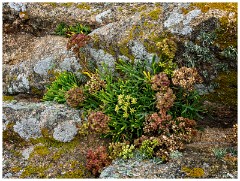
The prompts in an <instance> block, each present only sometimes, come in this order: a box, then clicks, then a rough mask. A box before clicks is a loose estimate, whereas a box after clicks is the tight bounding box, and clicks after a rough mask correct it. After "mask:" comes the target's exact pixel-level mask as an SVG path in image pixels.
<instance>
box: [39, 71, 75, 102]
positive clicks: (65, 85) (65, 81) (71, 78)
mask: <svg viewBox="0 0 240 181" xmlns="http://www.w3.org/2000/svg"><path fill="white" fill-rule="evenodd" d="M74 87H78V82H77V78H76V76H75V75H74V74H73V73H71V72H66V71H65V72H62V73H60V74H59V75H57V77H56V80H55V81H53V82H52V84H51V85H50V86H49V87H48V88H47V92H46V93H45V94H44V96H43V100H44V101H56V102H58V103H65V102H66V97H65V94H66V92H67V91H68V90H70V89H71V88H74Z"/></svg>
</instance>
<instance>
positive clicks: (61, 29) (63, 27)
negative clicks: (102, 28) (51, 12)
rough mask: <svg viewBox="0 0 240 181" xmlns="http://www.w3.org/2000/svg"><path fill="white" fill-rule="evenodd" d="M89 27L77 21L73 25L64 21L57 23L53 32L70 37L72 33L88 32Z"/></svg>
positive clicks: (89, 30)
mask: <svg viewBox="0 0 240 181" xmlns="http://www.w3.org/2000/svg"><path fill="white" fill-rule="evenodd" d="M90 32H91V29H90V27H89V26H85V25H82V24H80V23H77V24H76V25H75V26H68V25H67V24H66V23H64V22H61V23H60V24H58V25H57V27H56V29H55V33H56V34H57V35H60V36H66V37H71V36H73V35H74V34H86V35H87V34H89V33H90Z"/></svg>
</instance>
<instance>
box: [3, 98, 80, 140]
mask: <svg viewBox="0 0 240 181" xmlns="http://www.w3.org/2000/svg"><path fill="white" fill-rule="evenodd" d="M80 113H81V111H79V110H75V109H71V108H69V107H67V106H66V105H63V104H54V103H51V102H44V103H28V102H15V101H12V102H3V130H5V131H8V130H7V129H8V127H9V126H8V125H12V126H13V130H14V131H15V132H16V133H18V134H19V135H20V136H21V137H22V138H23V139H25V140H29V139H30V138H33V139H36V138H40V137H43V136H44V135H43V134H42V133H43V132H46V131H47V132H48V134H50V136H52V137H53V138H54V139H55V140H57V141H61V142H69V141H71V140H72V139H73V138H74V136H75V135H76V134H77V131H78V128H77V127H78V126H79V125H81V118H80Z"/></svg>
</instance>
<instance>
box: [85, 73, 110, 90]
mask: <svg viewBox="0 0 240 181" xmlns="http://www.w3.org/2000/svg"><path fill="white" fill-rule="evenodd" d="M86 86H87V87H88V91H89V93H90V94H93V93H95V92H97V91H99V90H100V89H101V88H105V86H106V83H105V82H104V80H101V79H100V77H99V75H98V74H93V75H92V76H91V79H90V80H89V81H88V82H87V84H86Z"/></svg>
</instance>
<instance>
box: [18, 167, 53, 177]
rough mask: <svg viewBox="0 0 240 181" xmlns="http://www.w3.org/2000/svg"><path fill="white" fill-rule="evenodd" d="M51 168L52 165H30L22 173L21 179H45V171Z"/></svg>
mask: <svg viewBox="0 0 240 181" xmlns="http://www.w3.org/2000/svg"><path fill="white" fill-rule="evenodd" d="M49 167H50V165H43V166H32V165H28V166H27V167H26V168H25V169H24V170H23V172H22V174H21V176H20V178H28V177H30V176H31V177H35V178H36V177H37V178H45V177H46V176H45V175H46V174H45V171H46V170H47V169H48V168H49Z"/></svg>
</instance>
